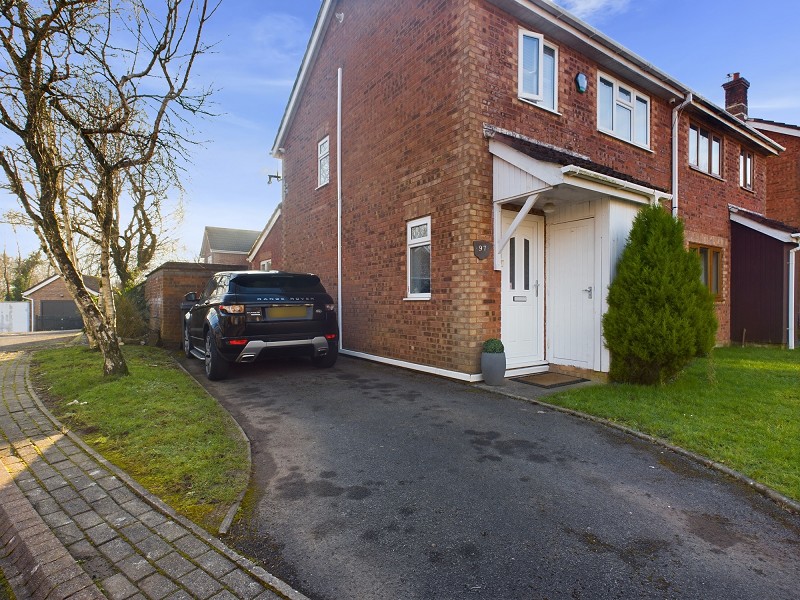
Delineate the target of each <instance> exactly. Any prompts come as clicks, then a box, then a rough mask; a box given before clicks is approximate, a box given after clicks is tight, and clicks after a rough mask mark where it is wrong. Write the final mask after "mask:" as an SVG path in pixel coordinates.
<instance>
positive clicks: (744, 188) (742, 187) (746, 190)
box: [739, 185, 756, 196]
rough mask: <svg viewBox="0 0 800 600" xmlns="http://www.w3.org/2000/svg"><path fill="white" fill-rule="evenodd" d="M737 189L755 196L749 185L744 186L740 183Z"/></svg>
mask: <svg viewBox="0 0 800 600" xmlns="http://www.w3.org/2000/svg"><path fill="white" fill-rule="evenodd" d="M739 189H740V190H742V191H743V192H747V193H748V194H753V195H754V196H755V193H756V191H755V190H754V189H753V188H751V187H744V186H742V185H740V186H739Z"/></svg>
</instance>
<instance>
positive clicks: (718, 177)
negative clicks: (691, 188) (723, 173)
mask: <svg viewBox="0 0 800 600" xmlns="http://www.w3.org/2000/svg"><path fill="white" fill-rule="evenodd" d="M689 168H690V169H691V170H692V171H694V172H695V173H700V174H701V175H706V176H708V177H711V178H712V179H716V180H717V181H722V182H724V181H725V179H723V178H722V177H720V176H719V175H714V174H713V173H709V172H708V171H703V169H701V168H700V167H696V166H695V165H691V164H690V165H689Z"/></svg>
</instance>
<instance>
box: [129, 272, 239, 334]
mask: <svg viewBox="0 0 800 600" xmlns="http://www.w3.org/2000/svg"><path fill="white" fill-rule="evenodd" d="M244 268H246V267H241V266H239V267H238V268H232V267H231V266H230V265H223V264H205V263H181V262H168V263H164V264H163V265H161V266H160V267H158V268H157V269H156V270H155V271H153V272H152V273H150V274H149V275H148V276H147V280H146V281H145V287H144V295H145V300H146V301H147V308H148V310H149V312H150V323H149V325H148V329H149V343H151V344H153V345H156V344H157V345H163V346H166V347H172V348H176V347H178V346H180V343H181V339H182V336H183V330H182V324H183V319H182V315H181V308H180V306H181V302H183V297H184V296H185V295H186V294H187V293H189V292H198V293H200V292H202V291H203V288H205V286H206V283H208V280H209V278H210V277H211V276H212V275H213V274H214V273H216V272H218V271H230V270H241V269H244Z"/></svg>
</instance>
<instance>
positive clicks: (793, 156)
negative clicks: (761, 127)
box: [764, 131, 800, 231]
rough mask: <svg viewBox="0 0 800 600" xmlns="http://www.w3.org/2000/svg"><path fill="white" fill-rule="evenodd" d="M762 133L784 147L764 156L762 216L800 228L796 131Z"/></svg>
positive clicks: (799, 139)
mask: <svg viewBox="0 0 800 600" xmlns="http://www.w3.org/2000/svg"><path fill="white" fill-rule="evenodd" d="M764 133H765V134H766V135H768V136H769V137H771V138H772V139H773V140H775V141H776V142H778V143H779V144H780V145H781V146H783V147H784V148H786V151H785V152H782V153H781V154H779V155H778V156H772V157H770V158H768V159H767V176H768V179H767V214H766V216H767V217H769V218H770V219H775V220H776V221H781V222H782V223H786V224H787V225H791V226H792V227H796V228H797V230H798V231H800V132H798V134H799V135H796V136H795V135H785V134H782V133H777V132H774V131H765V132H764Z"/></svg>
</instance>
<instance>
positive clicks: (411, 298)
mask: <svg viewBox="0 0 800 600" xmlns="http://www.w3.org/2000/svg"><path fill="white" fill-rule="evenodd" d="M430 299H431V295H430V294H427V295H425V296H407V297H405V298H403V302H424V301H426V300H430Z"/></svg>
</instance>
